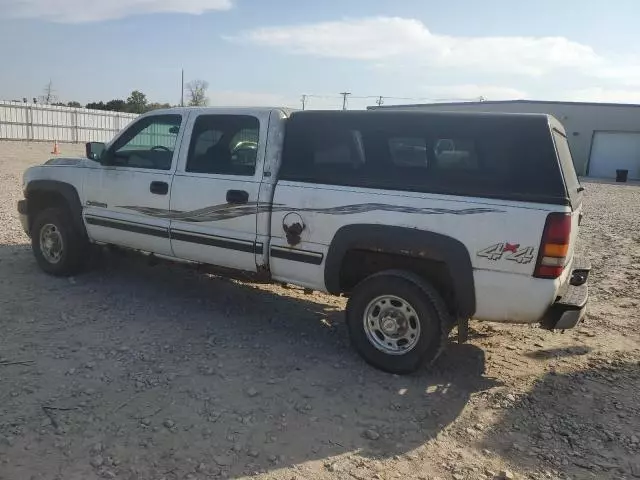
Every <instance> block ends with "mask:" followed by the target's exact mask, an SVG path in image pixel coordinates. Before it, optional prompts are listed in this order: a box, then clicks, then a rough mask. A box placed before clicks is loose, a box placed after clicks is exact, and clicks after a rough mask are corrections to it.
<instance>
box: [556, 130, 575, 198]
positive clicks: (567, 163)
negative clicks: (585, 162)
mask: <svg viewBox="0 0 640 480" xmlns="http://www.w3.org/2000/svg"><path fill="white" fill-rule="evenodd" d="M553 140H554V141H555V144H556V150H558V157H559V158H560V165H561V166H562V172H563V174H564V181H565V182H566V184H567V191H568V192H569V198H571V203H572V204H574V203H575V201H577V200H578V197H579V195H580V192H579V190H578V189H579V188H580V181H579V180H578V175H576V169H575V166H574V164H573V157H572V156H571V150H570V149H569V142H567V137H565V136H564V135H563V134H562V133H560V132H559V131H558V130H556V129H554V130H553ZM574 206H575V204H574Z"/></svg>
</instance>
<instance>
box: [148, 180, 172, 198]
mask: <svg viewBox="0 0 640 480" xmlns="http://www.w3.org/2000/svg"><path fill="white" fill-rule="evenodd" d="M149 191H150V192H151V193H154V194H156V195H166V194H167V193H169V184H168V183H167V182H151V186H150V187H149Z"/></svg>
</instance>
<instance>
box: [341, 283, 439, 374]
mask: <svg viewBox="0 0 640 480" xmlns="http://www.w3.org/2000/svg"><path fill="white" fill-rule="evenodd" d="M347 324H348V327H349V334H350V337H351V342H352V343H353V345H354V347H355V348H356V350H357V351H358V353H360V355H361V356H362V357H363V358H364V359H365V360H366V361H367V362H368V363H370V364H371V365H373V366H375V367H377V368H379V369H381V370H384V371H387V372H390V373H410V372H413V371H415V370H417V369H418V368H420V366H421V365H423V364H425V363H427V362H432V361H433V360H435V359H436V358H437V357H438V355H439V354H440V353H441V351H442V349H443V348H444V346H445V345H446V341H447V337H448V333H449V330H450V326H451V318H450V315H449V312H448V310H447V308H446V305H445V302H444V300H443V299H442V297H441V295H440V294H439V293H438V291H437V290H436V289H435V288H434V287H433V286H431V285H430V284H429V283H428V282H426V281H425V280H423V279H421V278H420V277H418V276H417V275H414V274H412V273H409V272H403V271H388V272H381V273H378V274H375V275H372V276H370V277H369V278H367V279H365V280H363V281H362V282H361V283H360V284H359V285H358V286H357V287H356V288H355V290H354V292H353V294H352V296H351V298H350V299H349V303H348V304H347Z"/></svg>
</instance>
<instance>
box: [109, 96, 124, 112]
mask: <svg viewBox="0 0 640 480" xmlns="http://www.w3.org/2000/svg"><path fill="white" fill-rule="evenodd" d="M105 109H106V110H109V111H112V112H126V111H127V110H128V109H129V105H128V104H127V102H125V101H124V100H120V99H115V100H109V101H108V102H107V103H106V105H105Z"/></svg>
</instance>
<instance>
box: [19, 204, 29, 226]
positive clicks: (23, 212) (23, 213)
mask: <svg viewBox="0 0 640 480" xmlns="http://www.w3.org/2000/svg"><path fill="white" fill-rule="evenodd" d="M18 215H19V216H20V223H21V224H22V229H23V230H24V233H26V234H27V235H29V214H28V208H27V201H26V200H19V201H18Z"/></svg>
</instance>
